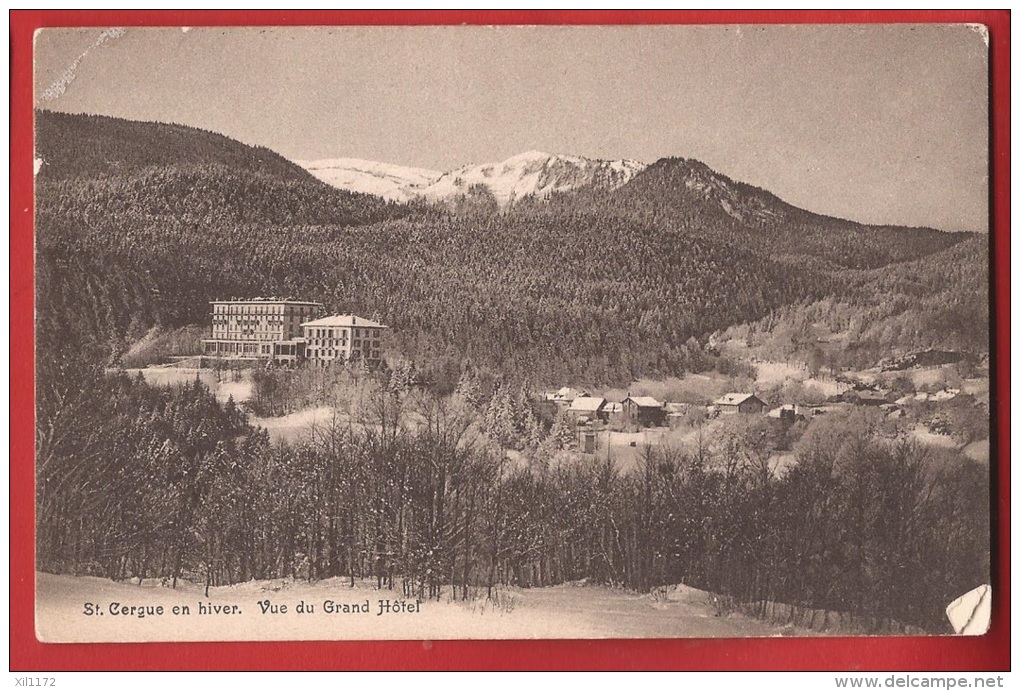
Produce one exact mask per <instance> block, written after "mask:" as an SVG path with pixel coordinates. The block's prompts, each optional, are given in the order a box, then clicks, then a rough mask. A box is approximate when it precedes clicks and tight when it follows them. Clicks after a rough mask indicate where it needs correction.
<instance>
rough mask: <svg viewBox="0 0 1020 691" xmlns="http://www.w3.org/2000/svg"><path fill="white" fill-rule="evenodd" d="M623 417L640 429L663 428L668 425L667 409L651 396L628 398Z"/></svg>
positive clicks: (625, 400)
mask: <svg viewBox="0 0 1020 691" xmlns="http://www.w3.org/2000/svg"><path fill="white" fill-rule="evenodd" d="M623 417H624V419H625V420H627V421H628V422H632V423H634V424H636V425H638V426H640V427H661V426H663V425H664V424H665V423H666V409H665V408H663V407H662V404H661V403H659V402H658V401H657V400H655V399H654V398H652V397H651V396H627V398H625V399H624V401H623Z"/></svg>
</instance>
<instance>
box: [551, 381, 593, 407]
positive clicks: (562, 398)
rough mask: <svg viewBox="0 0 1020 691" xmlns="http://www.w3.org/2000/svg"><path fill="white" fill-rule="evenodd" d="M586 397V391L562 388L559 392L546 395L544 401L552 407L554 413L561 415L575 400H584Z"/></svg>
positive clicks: (567, 387)
mask: <svg viewBox="0 0 1020 691" xmlns="http://www.w3.org/2000/svg"><path fill="white" fill-rule="evenodd" d="M588 395H589V394H588V392H587V391H579V390H577V389H572V388H570V387H569V386H564V387H563V388H562V389H560V390H559V391H554V392H553V393H548V394H546V395H545V400H546V401H547V402H548V403H551V404H552V405H553V407H554V408H555V411H554V412H557V413H562V412H563V411H565V410H567V409H568V408H570V404H571V403H573V402H574V399H575V398H586V397H587V396H588Z"/></svg>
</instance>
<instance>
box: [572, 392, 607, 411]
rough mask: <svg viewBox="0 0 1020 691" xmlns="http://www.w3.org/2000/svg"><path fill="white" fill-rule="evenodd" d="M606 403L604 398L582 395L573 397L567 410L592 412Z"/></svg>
mask: <svg viewBox="0 0 1020 691" xmlns="http://www.w3.org/2000/svg"><path fill="white" fill-rule="evenodd" d="M605 404H606V399H604V398H597V397H594V396H582V397H579V398H575V399H574V400H573V402H572V403H571V404H570V407H569V408H568V409H567V410H576V411H579V412H585V413H594V412H596V411H597V410H598V409H599V408H601V407H602V406H604V405H605Z"/></svg>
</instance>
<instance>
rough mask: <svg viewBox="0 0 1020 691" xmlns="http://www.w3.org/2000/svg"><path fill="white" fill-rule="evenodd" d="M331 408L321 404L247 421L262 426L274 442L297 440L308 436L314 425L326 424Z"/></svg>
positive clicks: (252, 418)
mask: <svg viewBox="0 0 1020 691" xmlns="http://www.w3.org/2000/svg"><path fill="white" fill-rule="evenodd" d="M333 412H334V411H333V408H330V407H328V406H321V407H319V408H306V409H305V410H299V411H298V412H296V413H291V414H290V415H281V416H280V417H256V416H254V415H252V416H251V417H250V418H249V421H250V422H251V424H252V425H254V426H256V427H264V428H265V429H266V430H267V431H268V432H269V439H270V440H271V441H272V442H274V443H277V442H280V441H287V442H297V441H301V440H302V439H305V438H307V437H308V435H309V433H310V432H311V431H312V429H313V428H314V427H323V426H325V425H328V424H329V423H330V422H331V420H332V418H333Z"/></svg>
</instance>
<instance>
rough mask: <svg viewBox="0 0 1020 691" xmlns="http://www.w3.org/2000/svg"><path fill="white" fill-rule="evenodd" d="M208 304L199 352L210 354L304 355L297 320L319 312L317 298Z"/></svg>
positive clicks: (282, 357) (292, 358)
mask: <svg viewBox="0 0 1020 691" xmlns="http://www.w3.org/2000/svg"><path fill="white" fill-rule="evenodd" d="M211 304H212V331H211V337H210V338H204V339H202V355H203V356H206V357H212V358H257V359H267V360H279V361H283V362H295V361H297V360H300V359H302V358H303V357H304V356H305V342H304V339H303V338H302V334H301V324H302V322H305V321H308V320H310V319H314V318H316V317H318V316H319V314H321V312H322V304H321V303H318V302H304V301H301V300H278V299H276V298H254V299H252V300H217V301H214V302H212V303H211Z"/></svg>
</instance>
